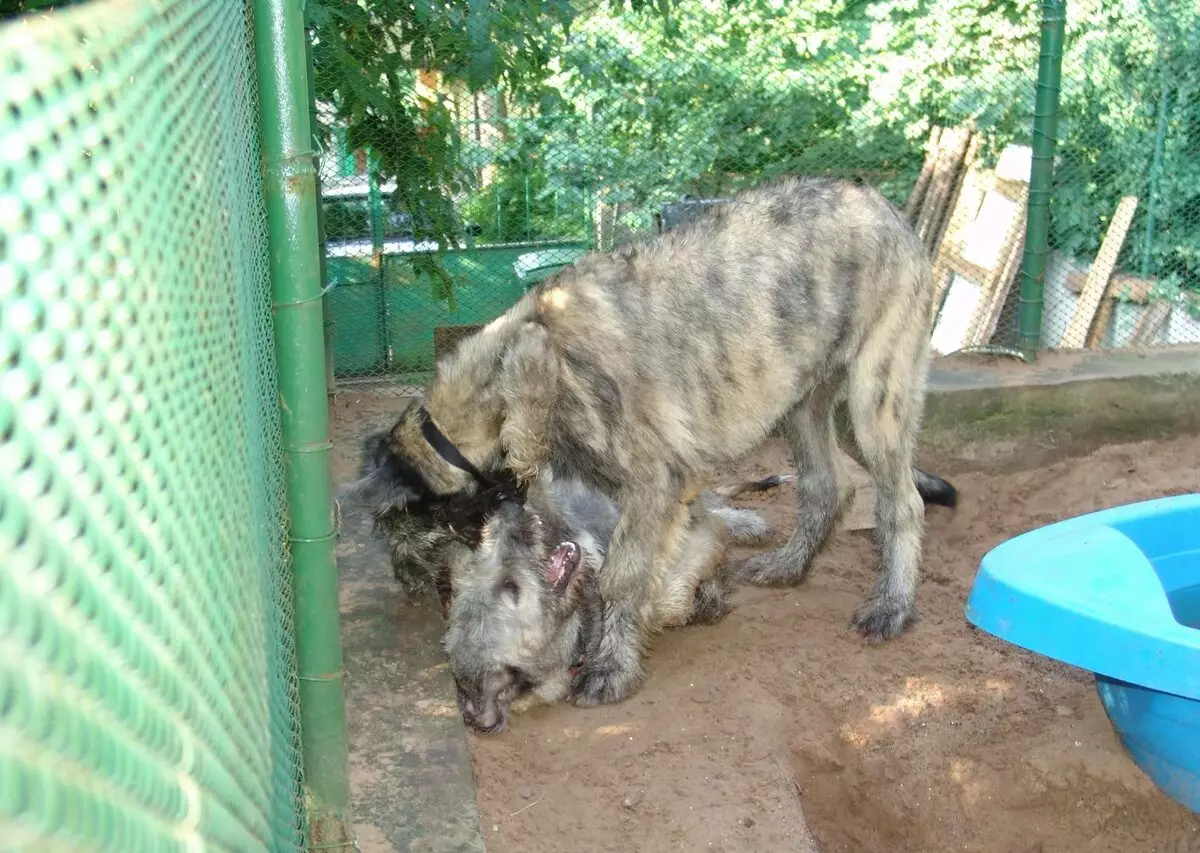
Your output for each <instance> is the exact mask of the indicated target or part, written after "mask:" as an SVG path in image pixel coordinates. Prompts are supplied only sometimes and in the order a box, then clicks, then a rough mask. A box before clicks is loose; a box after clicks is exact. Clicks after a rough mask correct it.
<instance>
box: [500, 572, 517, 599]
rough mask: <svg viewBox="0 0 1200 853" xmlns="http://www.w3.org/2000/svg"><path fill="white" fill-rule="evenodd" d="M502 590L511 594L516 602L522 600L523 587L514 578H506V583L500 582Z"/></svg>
mask: <svg viewBox="0 0 1200 853" xmlns="http://www.w3.org/2000/svg"><path fill="white" fill-rule="evenodd" d="M500 591H501V592H504V593H507V594H508V595H511V596H512V599H513V601H514V602H515V601H520V600H521V588H520V587H519V586H517V582H516V581H515V580H513V579H512V578H505V579H504V583H502V584H500Z"/></svg>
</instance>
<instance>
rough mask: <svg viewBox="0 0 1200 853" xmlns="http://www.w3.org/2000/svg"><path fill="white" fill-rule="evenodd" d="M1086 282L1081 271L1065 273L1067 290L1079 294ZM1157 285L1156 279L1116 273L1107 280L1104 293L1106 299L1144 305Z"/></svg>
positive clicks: (1084, 275)
mask: <svg viewBox="0 0 1200 853" xmlns="http://www.w3.org/2000/svg"><path fill="white" fill-rule="evenodd" d="M1086 282H1087V273H1086V272H1084V271H1083V270H1072V271H1071V272H1069V273H1067V290H1069V291H1071V292H1072V293H1081V292H1082V291H1083V285H1084V284H1085V283H1086ZM1156 284H1158V279H1156V278H1143V277H1142V276H1140V275H1129V274H1128V273H1116V274H1115V275H1113V276H1112V277H1111V278H1110V279H1109V280H1108V288H1107V289H1106V290H1105V291H1104V297H1105V298H1106V299H1122V300H1124V301H1127V302H1136V303H1138V304H1139V305H1141V304H1144V303H1145V302H1146V301H1147V300H1148V299H1149V298H1150V291H1151V290H1153V289H1154V285H1156Z"/></svg>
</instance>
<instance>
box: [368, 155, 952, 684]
mask: <svg viewBox="0 0 1200 853" xmlns="http://www.w3.org/2000/svg"><path fill="white" fill-rule="evenodd" d="M931 300H932V286H931V275H930V265H929V260H928V257H927V255H926V253H925V250H924V248H923V246H922V245H921V243H920V241H919V240H918V239H917V237H916V235H915V234H914V233H913V230H912V228H911V226H910V225H909V224H908V222H906V221H905V219H904V218H903V216H902V215H901V214H900V213H899V212H898V211H897V210H896V209H895V208H894V207H893V206H892V205H891V204H890V203H889V202H888V201H887V200H886V199H884V198H883V196H882V195H880V194H879V193H878V192H876V191H875V190H873V189H870V188H867V187H864V186H859V185H856V184H853V183H848V182H840V181H835V180H829V179H818V178H789V179H784V180H781V181H778V182H776V183H773V184H770V185H764V186H761V187H758V188H755V189H751V190H748V191H745V192H742V193H740V194H738V195H737V196H736V197H735V198H734V199H733V200H732V202H730V203H728V204H725V205H720V206H716V207H714V208H712V209H710V210H709V211H708V212H707V213H706V214H705V215H702V216H701V217H699V218H697V219H696V220H693V221H692V222H691V223H689V224H687V225H685V226H683V227H681V228H679V229H678V230H674V231H671V232H668V233H665V234H662V235H660V236H657V237H655V238H653V239H650V240H647V241H646V242H644V243H641V244H638V245H633V246H629V247H625V248H623V249H621V250H620V251H617V252H615V253H611V254H591V255H588V256H585V257H584V258H581V259H580V260H578V261H576V262H575V264H574V265H572V266H570V267H567V268H565V269H563V270H562V271H560V272H559V273H557V274H556V275H554V276H552V277H551V278H549V279H547V280H546V281H544V282H542V283H541V284H540V285H538V286H537V287H536V288H534V289H532V290H531V291H530V292H529V293H527V294H526V295H525V296H524V297H523V298H522V299H521V300H520V301H519V302H517V304H516V305H514V306H513V307H512V308H510V309H509V310H508V311H507V312H505V313H504V314H503V315H502V316H501V317H499V318H498V319H496V320H494V321H493V322H491V323H490V324H488V325H487V326H486V327H484V328H483V329H482V330H480V331H479V332H477V333H476V334H474V335H473V336H471V337H469V338H467V339H466V340H464V341H463V342H462V343H460V344H459V346H458V348H457V350H456V351H455V352H454V353H452V354H451V355H449V356H447V357H446V358H444V359H443V360H442V361H441V362H440V363H439V364H438V366H437V372H436V376H435V377H434V379H433V381H432V382H431V383H430V385H429V386H428V388H427V389H426V395H425V403H424V405H414V406H412V407H410V408H409V409H407V410H406V411H405V412H403V413H402V414H401V416H400V418H399V420H398V421H397V423H396V424H395V426H394V427H393V428H392V430H391V432H390V433H389V435H388V439H387V444H386V452H385V453H384V454H383V455H384V456H385V457H386V458H385V461H384V463H383V464H382V465H380V466H379V467H378V468H377V469H376V471H375V472H374V473H373V474H372V475H370V476H369V477H368V478H367V481H366V483H365V484H364V485H366V486H369V487H370V489H371V490H372V491H373V492H374V493H376V494H379V493H381V492H383V493H386V494H389V495H391V496H392V497H391V499H392V500H393V501H394V502H395V503H403V502H405V501H407V500H409V499H411V497H412V496H413V495H417V496H430V495H432V496H434V497H435V498H436V497H438V496H442V497H445V496H449V495H452V494H456V493H473V492H478V491H480V490H489V489H490V490H493V491H494V490H496V489H497V488H498V487H496V486H495V485H494V484H493V481H492V480H491V479H490V478H489V476H488V475H487V474H485V473H483V472H491V471H504V472H507V473H509V474H511V475H512V476H513V477H514V478H515V480H516V481H517V482H523V483H528V482H531V481H533V479H534V478H536V477H537V476H538V473H539V471H540V470H541V469H542V468H543V467H546V466H549V467H552V468H553V470H554V471H555V473H556V474H559V475H561V476H566V477H573V478H577V479H579V480H581V481H583V482H585V483H588V484H589V485H591V486H592V487H594V488H597V489H599V490H600V491H602V492H604V493H605V494H608V495H610V496H611V497H612V498H613V499H614V500H615V501H616V503H617V504H618V505H619V506H620V507H621V517H620V521H619V522H618V523H617V526H616V529H615V531H614V533H613V537H612V543H611V547H610V549H609V551H608V553H607V554H606V558H605V561H604V565H603V567H602V568H601V569H600V571H599V573H598V577H599V585H600V592H601V597H602V599H603V602H604V612H603V618H602V628H601V630H600V631H599V632H598V634H597V637H596V639H595V640H594V642H593V643H592V644H591V647H590V648H589V649H588V653H587V655H586V657H585V664H584V666H583V667H582V668H581V671H580V672H579V674H578V676H577V678H576V681H575V684H574V690H573V696H574V699H575V701H576V702H577V703H580V704H594V703H604V702H618V701H621V700H623V699H625V698H626V697H628V696H629V695H630V694H631V693H632V692H633V691H634V690H635V689H636V688H637V687H638V686H639V684H640V683H641V680H642V678H643V667H642V656H643V653H644V650H645V641H646V638H647V633H646V632H645V630H644V625H643V623H644V620H645V619H646V617H647V608H648V607H650V606H651V604H650V603H651V602H653V601H654V600H656V598H657V590H658V589H659V588H660V586H661V584H662V583H663V582H664V580H663V579H664V577H665V576H666V572H667V571H668V568H669V566H670V565H671V564H672V562H673V560H674V559H675V556H676V552H677V550H678V549H679V547H680V541H681V535H682V532H683V530H684V529H685V526H686V520H687V518H688V505H689V503H690V502H691V501H692V500H693V499H694V497H695V496H696V494H697V493H698V491H699V482H700V480H701V479H702V478H703V477H705V476H706V475H707V474H708V472H709V471H710V470H711V469H712V468H713V466H714V465H716V464H718V463H721V462H724V461H727V460H732V459H736V458H738V457H741V456H743V455H744V454H746V453H747V452H749V451H751V450H753V449H755V448H756V447H757V446H758V445H760V444H761V443H762V442H763V441H764V440H765V439H766V438H767V436H768V435H769V434H770V433H771V432H772V431H775V430H778V431H779V432H780V433H782V435H783V436H784V437H785V438H786V439H787V441H788V442H789V444H790V445H791V449H792V453H793V456H794V461H795V465H796V469H797V474H798V476H797V480H796V485H797V492H798V498H799V504H800V513H799V518H798V524H797V526H796V529H795V532H794V533H793V535H792V537H791V539H790V540H789V541H788V542H787V544H785V545H784V546H783V547H782V548H780V549H779V550H777V551H774V552H771V553H766V554H762V555H759V556H757V557H754V558H752V559H750V560H749V561H747V562H746V563H745V564H744V565H742V566H741V567H740V568H741V571H742V573H743V575H744V576H745V577H746V578H747V579H748V580H750V581H751V582H754V583H759V584H770V585H778V584H793V583H798V582H799V581H801V580H803V579H804V577H805V576H806V574H807V573H808V571H809V569H810V567H811V565H812V560H813V557H814V556H815V555H816V553H817V551H818V550H819V549H820V547H821V546H822V544H823V543H824V542H825V540H826V539H827V537H828V536H829V534H830V532H831V530H832V529H833V527H834V525H835V522H836V519H837V517H838V515H839V512H840V510H841V509H842V508H843V507H844V506H845V504H846V502H847V501H848V499H849V495H850V491H849V489H848V487H847V480H846V478H845V477H843V476H840V472H839V454H838V452H837V451H838V445H837V442H836V440H835V412H836V411H837V410H838V409H839V408H844V410H845V414H846V415H847V416H848V417H847V418H846V423H847V425H848V427H849V432H850V438H851V439H852V440H851V441H850V442H848V446H847V448H846V449H847V450H849V451H850V452H851V453H852V455H854V456H855V457H856V458H858V459H859V460H860V461H861V462H862V464H863V465H864V467H865V468H866V469H867V470H868V471H869V472H870V474H871V476H872V478H873V480H874V482H875V486H876V491H877V501H876V508H875V514H876V522H877V537H878V542H879V547H880V552H881V566H880V573H879V578H878V580H877V582H876V583H875V586H874V589H873V590H872V592H871V595H870V597H869V598H868V599H867V600H866V601H865V602H864V603H863V604H862V605H861V606H860V607H859V608H858V610H857V611H856V612H855V614H854V616H853V620H852V624H853V626H854V627H855V628H856V629H857V630H858V631H859V632H861V633H862V634H863V635H865V636H867V637H869V638H873V639H888V638H892V637H895V636H897V635H899V634H900V633H901V632H903V630H904V629H905V627H906V626H907V625H908V624H909V622H910V621H911V619H912V617H913V615H914V599H915V595H916V587H917V582H918V569H919V563H920V558H921V547H922V536H923V526H924V512H923V506H922V498H924V499H925V500H926V501H928V502H932V503H941V504H944V505H947V506H953V505H954V503H955V499H956V496H955V490H954V488H953V487H952V486H951V485H950V484H949V483H946V482H945V481H943V480H941V479H939V478H937V477H934V476H932V475H929V474H926V473H924V472H922V471H920V470H919V469H916V468H913V467H912V456H913V449H914V444H915V442H916V439H917V435H918V431H919V427H920V420H921V414H922V409H923V405H924V397H925V386H926V373H927V370H928V351H929V322H930V315H931Z"/></svg>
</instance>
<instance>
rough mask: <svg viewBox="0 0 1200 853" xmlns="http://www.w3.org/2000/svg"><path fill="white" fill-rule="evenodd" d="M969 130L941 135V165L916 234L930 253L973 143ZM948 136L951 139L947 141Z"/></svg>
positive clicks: (958, 129)
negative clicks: (968, 148)
mask: <svg viewBox="0 0 1200 853" xmlns="http://www.w3.org/2000/svg"><path fill="white" fill-rule="evenodd" d="M970 136H971V134H970V131H968V130H967V129H966V128H961V127H955V128H951V129H950V130H948V131H946V132H945V133H943V134H942V144H941V146H940V150H939V157H938V164H937V167H936V169H935V171H934V174H933V178H932V179H931V181H930V186H929V191H928V192H927V193H926V196H925V201H924V204H923V205H922V207H921V212H920V214H919V215H918V217H917V226H916V227H917V234H918V235H919V236H920V237H921V241H922V242H923V243H924V244H925V246H926V248H928V249H929V250H930V251H932V250H933V248H934V242H933V239H934V237H935V236H936V235H937V232H938V229H939V228H940V227H941V224H942V218H943V217H944V216H945V215H946V202H947V201H948V199H949V197H950V194H951V192H952V191H953V188H954V182H955V181H956V180H958V177H959V166H960V165H961V164H962V160H963V157H964V155H965V154H966V151H967V146H968V145H969V144H970ZM947 137H948V138H947Z"/></svg>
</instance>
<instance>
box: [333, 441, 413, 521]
mask: <svg viewBox="0 0 1200 853" xmlns="http://www.w3.org/2000/svg"><path fill="white" fill-rule="evenodd" d="M395 463H396V459H395V457H393V456H391V455H389V454H388V453H387V452H386V450H385V451H383V464H381V465H378V466H376V467H375V469H374V470H372V471H370V472H369V473H367V474H365V475H364V476H362V477H359V478H358V479H357V480H355V481H354V482H352V483H349V484H347V485H345V486H343V487H342V488H341V489H340V490H339V491H338V493H337V494H336V495H335V496H334V497H335V499H336V500H337V501H338V503H341V504H349V505H356V506H365V507H369V508H370V509H371V510H372V511H373V512H374V513H375V514H376V515H382V514H383V513H385V512H387V511H388V510H391V509H404V508H405V507H407V506H409V505H411V504H414V503H417V502H419V501H420V500H422V498H424V497H425V493H426V489H425V488H424V484H423V483H421V482H420V478H419V477H417V476H416V475H415V472H411V471H408V470H407V469H405V468H404V466H401V465H398V464H395Z"/></svg>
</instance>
